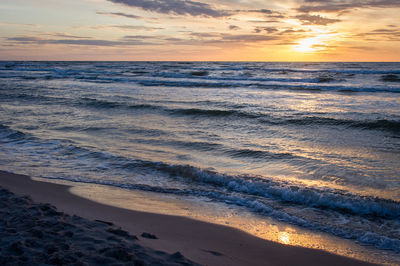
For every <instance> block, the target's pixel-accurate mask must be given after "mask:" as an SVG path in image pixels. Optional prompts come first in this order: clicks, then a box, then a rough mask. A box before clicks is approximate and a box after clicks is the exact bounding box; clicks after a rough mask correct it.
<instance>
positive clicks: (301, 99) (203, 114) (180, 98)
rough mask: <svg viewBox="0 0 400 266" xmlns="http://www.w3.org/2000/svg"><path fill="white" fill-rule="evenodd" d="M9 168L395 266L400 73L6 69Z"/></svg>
mask: <svg viewBox="0 0 400 266" xmlns="http://www.w3.org/2000/svg"><path fill="white" fill-rule="evenodd" d="M0 169H1V170H7V171H11V172H16V173H21V174H28V175H31V176H33V177H37V178H40V179H46V180H49V181H57V180H58V181H60V180H61V181H65V182H73V184H74V185H75V186H80V185H82V187H84V186H87V185H91V186H92V187H96V186H97V187H102V188H104V189H103V190H102V191H103V192H102V193H100V194H99V195H98V196H97V198H99V199H100V200H101V198H102V197H105V198H106V195H107V194H113V193H114V196H116V195H118V194H119V193H121V195H128V196H127V197H129V195H138V193H139V194H140V193H141V194H140V195H145V196H143V197H142V198H146V197H147V200H149V199H150V200H151V199H152V198H153V199H156V198H157V199H158V201H159V202H160V205H157V206H162V205H161V204H162V202H163V201H165V202H167V201H168V202H172V203H171V204H170V205H171V206H172V207H171V206H170V207H171V209H170V211H169V212H168V213H169V214H176V213H179V211H178V210H177V211H176V213H175V212H174V211H173V210H174V208H175V209H176V206H179V202H181V203H183V202H185V204H183V205H184V206H186V207H187V206H192V207H187V208H192V209H190V211H187V212H184V214H183V215H184V216H189V217H196V216H198V217H203V218H204V217H206V218H207V217H209V220H210V221H211V222H213V221H219V222H220V223H222V224H226V225H228V226H229V225H231V224H235V222H234V221H237V220H239V221H240V222H237V223H236V226H237V227H238V228H239V229H243V230H245V231H247V232H249V233H251V234H254V235H256V236H259V237H264V238H266V239H269V240H273V241H277V242H281V243H284V244H294V245H300V246H306V247H313V248H320V249H323V250H327V251H330V252H334V253H337V254H340V255H345V256H350V257H356V258H360V259H364V260H367V261H372V262H377V263H383V264H393V265H396V264H399V263H400V63H358V62H346V63H343V62H340V63H334V62H333V63H298V62H296V63H291V62H27V61H19V62H11V61H10V62H8V61H1V62H0ZM107 188H109V189H108V190H107ZM86 191H89V192H90V189H87V190H86ZM104 191H106V192H104ZM107 191H108V192H107ZM135 193H136V194H135ZM89 194H90V193H89ZM146 195H147V196H146ZM136 201H137V200H136ZM139 201H140V200H139ZM132 204H133V203H132ZM128 205H129V204H128ZM149 205H151V204H149ZM152 206H153V205H152ZM193 206H194V207H193ZM196 206H197V207H196ZM153 207H154V206H153ZM186 207H185V208H186ZM164 208H166V209H167V210H168V208H169V207H162V208H161V207H159V209H164ZM155 209H156V211H157V208H155ZM153 211H154V210H153ZM164 211H165V209H164ZM204 213H206V214H204ZM210 213H211V214H210ZM210 217H212V218H210ZM206 220H207V219H206ZM247 221H249V222H247ZM250 221H251V222H250ZM271 225H274V228H275V229H273V228H271ZM255 229H256V230H255ZM274 230H275V231H276V234H275V235H274V236H268V232H271V231H274ZM296 235H297V236H299V235H302V236H303V238H301V237H298V238H297V241H294V240H293V241H291V239H290V238H291V237H292V236H293V239H296V237H295V236H296ZM305 239H306V240H305ZM324 239H325V240H324ZM313 241H314V242H313ZM329 241H331V243H332V244H329V245H328V244H326V245H325V244H324V243H328V242H329ZM341 247H343V248H341Z"/></svg>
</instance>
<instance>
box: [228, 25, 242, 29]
mask: <svg viewBox="0 0 400 266" xmlns="http://www.w3.org/2000/svg"><path fill="white" fill-rule="evenodd" d="M229 29H230V30H238V29H240V27H238V26H236V25H229Z"/></svg>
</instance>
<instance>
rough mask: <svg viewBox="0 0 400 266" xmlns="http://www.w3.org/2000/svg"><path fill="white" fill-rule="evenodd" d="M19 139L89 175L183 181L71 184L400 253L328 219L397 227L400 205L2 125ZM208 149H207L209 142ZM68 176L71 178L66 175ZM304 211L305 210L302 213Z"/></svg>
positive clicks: (391, 241) (391, 242)
mask: <svg viewBox="0 0 400 266" xmlns="http://www.w3.org/2000/svg"><path fill="white" fill-rule="evenodd" d="M21 139H25V140H27V141H29V143H31V146H32V152H34V153H35V156H41V154H50V155H51V157H54V158H56V160H57V158H59V157H60V158H62V161H63V163H68V160H78V161H79V162H81V163H83V162H85V164H88V165H90V169H92V170H91V171H94V172H96V171H97V170H98V171H101V172H104V171H106V172H107V171H115V172H119V173H122V175H123V176H130V175H129V174H128V173H136V174H137V173H143V174H145V175H148V174H150V175H155V176H158V177H165V178H168V179H171V180H177V181H179V182H178V183H179V184H182V186H180V187H173V186H170V185H166V186H157V185H155V184H153V183H150V184H143V183H140V182H139V183H137V182H136V181H135V180H134V179H127V178H126V177H124V178H123V179H121V180H119V181H116V180H113V175H108V176H106V178H104V179H94V178H90V177H68V176H66V177H63V175H62V174H60V173H59V172H58V175H56V176H54V177H52V178H56V179H62V178H65V180H69V181H76V182H87V183H97V184H103V185H109V186H116V187H121V188H126V189H137V190H144V191H153V192H158V193H168V194H176V195H182V196H198V197H203V198H208V199H210V200H213V201H217V202H221V203H226V204H231V205H235V206H240V207H243V208H246V209H248V210H249V211H252V212H255V213H258V214H261V215H267V216H270V217H272V218H275V219H278V220H281V221H285V222H288V223H292V224H296V225H299V226H303V227H307V228H310V229H313V230H319V231H324V232H328V233H332V234H334V235H337V236H341V237H345V238H350V239H354V240H356V241H358V242H360V243H362V244H368V245H374V246H376V247H378V248H382V249H390V250H395V251H398V252H400V245H399V243H400V240H399V239H397V238H396V236H395V235H393V236H391V235H385V234H384V233H386V232H384V233H377V232H374V231H369V230H367V229H365V228H363V227H360V226H359V225H357V224H356V225H354V227H352V226H351V225H348V224H347V225H342V224H340V223H330V222H329V220H326V219H327V217H329V216H330V215H332V217H337V216H338V215H339V216H344V217H346V219H350V220H354V221H355V223H356V222H357V221H359V222H360V223H362V224H369V223H375V222H376V221H378V220H380V221H384V224H386V223H397V222H398V221H399V218H400V202H397V201H393V200H387V199H383V198H379V197H372V196H362V195H357V194H354V193H349V192H345V191H341V190H337V189H329V188H325V187H319V188H318V187H308V186H304V185H301V184H298V183H294V182H291V181H285V180H279V179H274V178H267V177H256V176H243V175H227V174H223V173H218V172H216V171H213V170H210V169H200V168H197V167H194V166H191V165H178V164H170V163H166V162H157V161H146V160H139V159H131V158H127V157H123V156H116V155H113V154H111V153H108V152H102V151H96V150H92V149H91V148H88V147H80V146H77V145H75V144H73V143H63V142H60V141H58V140H41V139H38V138H32V137H30V136H29V134H25V133H23V132H21V131H17V130H13V129H11V128H10V127H8V126H6V125H1V124H0V140H1V141H2V142H3V141H4V140H6V142H8V141H13V142H14V144H15V145H20V143H19V142H18V141H19V140H21ZM204 144H205V143H202V142H198V143H196V142H182V143H180V144H179V143H178V144H177V143H172V145H184V146H185V145H189V146H193V145H195V146H196V149H199V148H202V147H203V148H205V149H207V148H211V149H213V148H215V147H213V145H212V144H210V145H211V146H208V147H205V146H204ZM206 144H207V145H209V144H208V143H206ZM207 145H206V146H207ZM27 147H29V145H28V144H27V143H25V144H24V147H23V149H24V153H25V154H26V155H28V153H29V152H30V151H29V150H28V149H26V148H27ZM218 148H220V147H218ZM40 149H44V150H46V152H45V153H42V152H41V150H40ZM230 152H231V153H232V154H233V153H234V152H237V153H238V154H237V155H238V156H242V155H244V156H256V157H257V156H264V155H265V154H261V153H259V152H258V151H251V150H246V149H244V150H236V151H234V150H231V151H230ZM46 156H47V155H46ZM277 156H284V157H285V156H289V155H285V154H281V155H279V154H278V155H277ZM97 168H98V169H97ZM96 169H97V170H96ZM66 174H67V175H68V172H67V173H66ZM290 206H292V207H293V206H294V207H295V208H296V210H297V211H291V209H290V208H289V207H290ZM310 208H311V209H315V210H316V212H317V213H318V215H319V216H318V217H319V218H321V217H325V218H324V219H325V221H326V222H321V219H318V218H314V217H313V216H307V215H305V213H306V212H307V210H309V209H310ZM302 209H303V210H304V211H300V212H299V210H302ZM324 219H322V220H324ZM335 219H337V218H335ZM382 226H385V225H382ZM360 228H362V229H360ZM368 228H374V226H373V225H371V226H370V227H368ZM387 234H389V233H387Z"/></svg>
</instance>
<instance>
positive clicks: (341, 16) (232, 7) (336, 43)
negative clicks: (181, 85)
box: [0, 0, 400, 61]
mask: <svg viewBox="0 0 400 266" xmlns="http://www.w3.org/2000/svg"><path fill="white" fill-rule="evenodd" d="M10 10H13V12H10ZM399 13H400V1H394V0H365V1H361V0H332V1H323V0H270V1H266V2H260V1H257V0H246V1H236V0H235V1H234V0H215V1H211V0H70V1H62V0H41V2H40V3H38V2H33V1H31V0H18V4H17V3H16V2H15V1H12V0H3V1H1V2H0V40H1V42H0V48H1V50H2V51H3V53H2V54H0V59H7V58H11V59H12V58H20V57H22V58H29V57H32V54H36V55H37V57H40V56H43V58H49V57H51V56H52V54H51V53H54V58H56V57H57V56H60V54H64V53H65V54H68V53H72V51H73V53H74V55H76V57H75V58H74V59H75V60H76V59H79V58H80V56H82V57H84V58H91V53H92V54H93V57H94V58H96V59H97V58H102V56H103V54H107V56H108V57H107V59H110V58H113V57H112V55H113V51H114V56H115V57H114V58H115V59H118V60H134V59H135V58H142V59H143V58H152V59H157V56H163V59H166V60H174V59H176V58H186V59H187V60H190V59H201V60H207V59H208V60H228V61H229V60H239V59H240V60H278V61H279V60H312V61H318V60H333V61H335V60H373V59H375V58H380V60H395V59H396V58H397V59H396V60H400V55H398V52H397V50H398V47H400V33H399V32H400V21H398V19H397V18H398V14H399ZM360 47H362V48H360ZM4 51H7V52H4ZM49 51H52V52H49ZM366 51H370V53H366ZM79 53H81V55H80V56H79ZM121 53H122V54H124V56H122V54H121ZM363 53H364V54H363ZM194 55H195V56H194ZM37 57H35V59H36V58H37ZM65 57H67V55H66V56H65ZM65 57H64V56H62V58H65ZM67 58H69V57H67ZM71 59H72V58H71Z"/></svg>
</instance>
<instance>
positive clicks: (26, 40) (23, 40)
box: [6, 36, 152, 46]
mask: <svg viewBox="0 0 400 266" xmlns="http://www.w3.org/2000/svg"><path fill="white" fill-rule="evenodd" d="M6 40H7V41H9V42H14V43H19V44H36V45H44V44H66V45H84V46H129V45H149V44H152V43H146V42H143V41H141V40H138V39H134V40H121V41H110V40H98V39H97V40H96V39H43V38H39V37H31V36H22V37H12V38H7V39H6Z"/></svg>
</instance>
